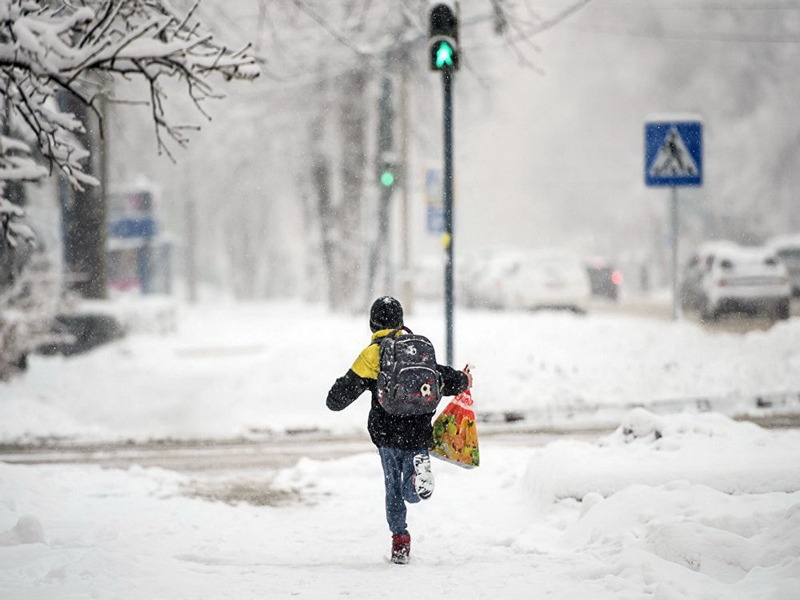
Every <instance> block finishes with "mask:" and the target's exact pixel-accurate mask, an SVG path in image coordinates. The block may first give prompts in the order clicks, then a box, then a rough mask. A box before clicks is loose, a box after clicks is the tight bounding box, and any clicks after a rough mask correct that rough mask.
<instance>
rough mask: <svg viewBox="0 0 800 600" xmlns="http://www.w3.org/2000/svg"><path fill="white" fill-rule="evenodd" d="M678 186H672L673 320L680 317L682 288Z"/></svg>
mask: <svg viewBox="0 0 800 600" xmlns="http://www.w3.org/2000/svg"><path fill="white" fill-rule="evenodd" d="M679 225H680V221H679V219H678V187H677V186H674V185H673V186H672V320H673V321H677V320H678V319H679V318H680V304H681V303H680V289H679V286H678V237H679V236H680V231H679Z"/></svg>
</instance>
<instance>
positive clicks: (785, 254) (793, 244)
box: [767, 234, 800, 296]
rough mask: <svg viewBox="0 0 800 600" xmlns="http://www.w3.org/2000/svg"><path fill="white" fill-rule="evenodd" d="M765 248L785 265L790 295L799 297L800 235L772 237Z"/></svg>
mask: <svg viewBox="0 0 800 600" xmlns="http://www.w3.org/2000/svg"><path fill="white" fill-rule="evenodd" d="M767 247H768V248H770V249H771V250H772V251H773V252H775V254H776V255H777V256H778V258H779V259H780V260H781V262H783V264H785V265H786V270H787V271H788V273H789V283H790V284H791V286H792V295H794V296H800V234H795V235H782V236H777V237H774V238H772V239H771V240H770V241H769V242H768V243H767Z"/></svg>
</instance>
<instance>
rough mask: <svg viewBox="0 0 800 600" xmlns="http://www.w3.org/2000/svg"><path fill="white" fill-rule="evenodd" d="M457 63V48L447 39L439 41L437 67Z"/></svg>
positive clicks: (440, 67)
mask: <svg viewBox="0 0 800 600" xmlns="http://www.w3.org/2000/svg"><path fill="white" fill-rule="evenodd" d="M454 64H455V50H454V49H453V47H452V46H451V45H450V44H448V43H447V42H445V41H441V42H439V44H438V46H437V48H436V68H437V69H444V68H447V67H452V66H453V65H454Z"/></svg>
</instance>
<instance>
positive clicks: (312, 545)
mask: <svg viewBox="0 0 800 600" xmlns="http://www.w3.org/2000/svg"><path fill="white" fill-rule="evenodd" d="M655 431H658V432H660V434H661V437H660V438H658V439H656V438H657V436H656V435H655ZM626 432H627V433H626ZM715 444H720V448H724V449H725V451H726V452H727V457H726V456H723V454H724V453H723V452H721V451H717V452H715V453H714V454H713V456H709V457H706V456H705V454H704V452H706V451H709V450H711V449H712V447H713V446H714V445H715ZM767 448H769V450H766V449H767ZM481 449H482V455H483V456H482V458H483V461H482V465H481V467H480V468H478V469H475V470H472V471H465V470H462V469H459V468H458V467H455V466H453V465H450V464H446V463H442V462H439V461H436V462H435V463H434V468H435V473H436V477H437V486H436V493H435V494H434V497H433V498H432V499H431V500H430V501H428V502H424V503H420V504H417V505H414V506H412V507H410V509H409V529H410V531H411V534H412V540H413V541H412V562H411V564H410V565H409V566H407V567H397V566H395V565H391V564H387V563H386V560H385V557H386V555H387V553H388V547H389V534H388V531H387V528H386V524H385V522H384V517H383V486H382V478H381V470H380V464H379V460H378V457H377V456H376V455H375V454H374V453H365V454H358V455H354V456H350V457H347V458H341V459H336V460H331V461H315V460H310V459H303V460H302V461H301V462H300V463H298V464H297V465H296V466H295V467H292V468H289V469H284V470H282V471H280V472H278V473H277V474H275V476H274V478H272V479H270V478H269V477H264V474H260V475H257V476H256V475H254V474H253V473H250V474H249V475H248V474H239V475H238V477H237V481H238V482H239V483H240V484H241V485H245V484H249V485H252V486H253V487H255V488H257V487H258V484H260V485H262V486H264V487H263V488H262V489H263V490H264V491H265V493H266V491H267V489H268V488H269V489H271V490H273V491H277V492H282V493H283V494H284V496H283V497H284V498H287V499H288V498H291V497H292V496H293V495H296V496H297V498H298V499H297V500H295V501H291V500H290V501H286V502H281V503H279V504H278V505H275V506H268V505H262V506H257V505H251V504H246V503H233V504H225V503H223V502H214V501H210V500H206V499H203V498H202V497H196V496H194V495H193V494H192V490H193V489H196V488H197V487H198V486H199V487H207V486H209V485H212V484H213V483H214V480H213V478H210V479H208V480H202V478H203V475H202V474H201V473H192V474H191V475H180V474H177V473H172V472H168V471H164V470H161V469H152V468H151V469H142V468H139V467H134V468H131V469H129V470H114V469H101V468H99V467H84V466H26V467H23V466H15V465H8V464H1V463H0V589H2V590H3V591H4V594H5V595H7V596H8V597H11V598H15V599H16V600H30V599H34V598H46V597H99V598H117V599H126V598H135V599H138V598H156V597H157V598H160V599H162V600H170V599H173V598H175V599H177V598H222V597H230V598H237V599H249V598H260V599H263V598H287V597H304V598H329V597H332V596H337V595H347V596H348V597H349V598H355V599H370V600H373V599H376V598H378V599H380V598H395V597H396V593H397V590H398V589H401V588H402V589H403V594H404V595H408V596H409V597H415V598H431V597H440V596H442V595H451V596H454V597H458V596H460V595H461V596H467V595H469V596H470V597H480V598H488V597H497V598H512V599H515V598H519V599H522V598H530V597H531V593H532V591H535V593H536V594H537V595H541V596H542V597H544V596H547V597H548V598H552V599H553V600H574V599H575V598H591V599H592V600H612V599H613V600H618V599H620V598H622V599H625V598H629V599H639V598H654V599H658V600H696V599H697V598H703V599H726V600H756V599H758V600H796V598H798V597H800V476H799V475H798V469H797V467H796V464H797V456H798V453H799V452H800V438H799V437H798V433H796V432H781V431H764V430H761V429H759V428H757V427H754V426H750V425H742V424H740V423H735V422H733V421H730V420H728V419H725V418H723V417H718V416H713V415H705V416H702V417H700V418H697V419H689V418H688V417H686V416H684V415H679V416H669V417H656V416H654V415H650V414H647V413H643V412H641V411H637V412H636V413H633V414H631V415H629V416H628V417H627V418H626V420H625V423H624V424H623V425H622V426H621V427H620V429H619V430H618V431H617V432H615V433H614V434H613V435H611V436H608V437H606V438H605V439H602V440H600V441H599V442H597V443H584V442H578V441H563V442H557V443H554V444H551V445H549V446H547V447H545V448H541V449H534V448H523V447H519V446H515V447H507V446H496V445H494V444H493V443H492V438H487V439H486V440H485V441H484V442H482V448H481ZM764 452H768V453H769V454H764ZM751 453H756V455H757V456H760V457H761V458H764V459H768V460H769V461H770V465H769V468H770V472H771V473H772V475H773V476H774V479H773V481H774V482H775V485H774V486H770V485H769V483H770V481H771V479H770V478H769V477H764V476H763V474H762V473H759V472H758V471H757V470H755V469H751V468H749V467H748V466H747V465H746V464H744V463H742V462H741V461H742V459H743V458H745V457H747V456H749V455H750V454H751ZM689 456H692V457H693V458H694V460H688V457H689ZM711 461H718V466H719V469H720V473H719V474H718V473H715V472H714V471H713V470H712V469H710V468H709V464H710V463H711ZM640 464H641V465H645V466H644V467H639V466H637V465H640ZM738 464H742V465H743V468H742V469H741V472H740V474H739V476H738V477H734V475H733V473H734V472H735V468H736V465H738ZM667 465H669V467H670V468H669V469H667V468H666V466H667ZM765 466H766V465H765ZM562 473H563V476H561V474H562ZM248 477H250V478H251V480H250V481H249V482H248V479H247V478H248ZM255 477H262V478H263V479H261V480H259V481H256V480H255V479H253V478H255ZM201 480H202V481H201ZM734 481H735V488H736V490H735V492H734V493H730V492H731V489H730V488H731V484H732V482H734ZM201 484H202V485H201ZM545 488H546V489H547V490H548V491H547V493H543V491H542V490H543V489H545ZM309 573H313V576H312V577H309Z"/></svg>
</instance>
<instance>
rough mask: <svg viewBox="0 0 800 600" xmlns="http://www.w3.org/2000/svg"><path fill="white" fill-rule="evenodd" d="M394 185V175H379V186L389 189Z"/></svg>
mask: <svg viewBox="0 0 800 600" xmlns="http://www.w3.org/2000/svg"><path fill="white" fill-rule="evenodd" d="M393 183H394V173H392V172H391V171H384V172H383V173H381V185H383V186H385V187H389V186H390V185H392V184H393Z"/></svg>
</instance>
